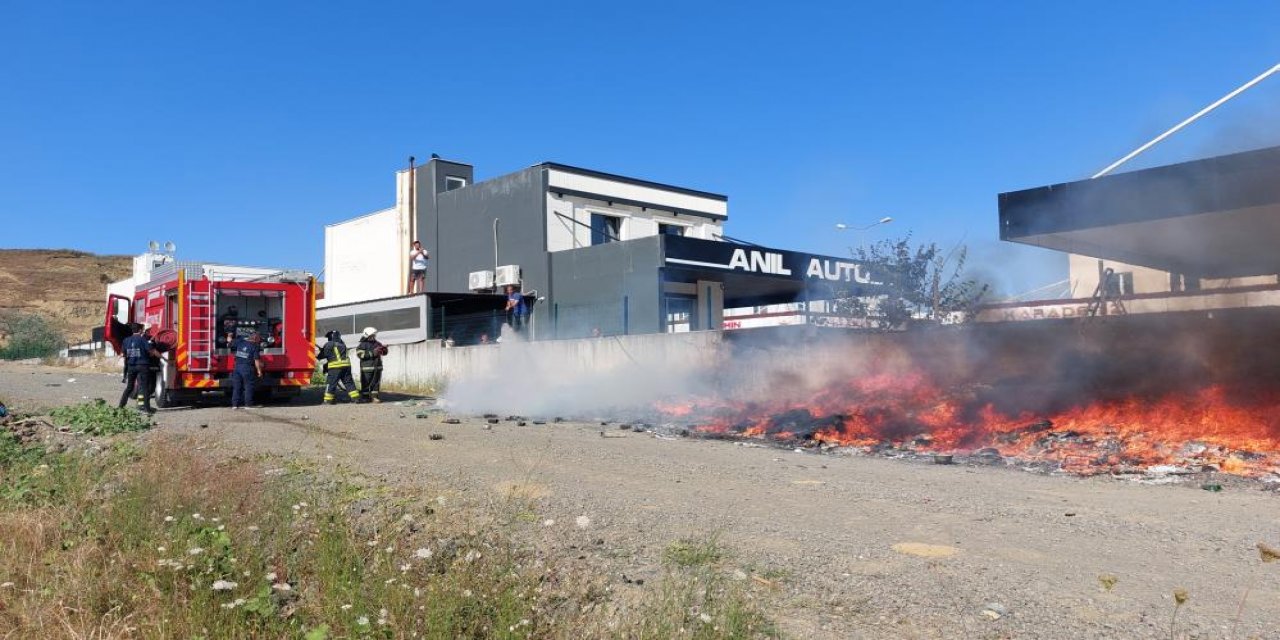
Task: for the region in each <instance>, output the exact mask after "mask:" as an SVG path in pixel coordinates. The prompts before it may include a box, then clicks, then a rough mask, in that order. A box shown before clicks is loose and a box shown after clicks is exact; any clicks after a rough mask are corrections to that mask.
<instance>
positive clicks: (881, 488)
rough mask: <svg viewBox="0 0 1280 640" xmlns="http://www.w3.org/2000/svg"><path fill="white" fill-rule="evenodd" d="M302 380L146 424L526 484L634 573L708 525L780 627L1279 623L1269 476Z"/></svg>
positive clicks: (453, 483) (553, 531) (201, 436)
mask: <svg viewBox="0 0 1280 640" xmlns="http://www.w3.org/2000/svg"><path fill="white" fill-rule="evenodd" d="M72 379H74V382H73V381H71V380H72ZM120 388H121V385H120V383H119V378H118V376H117V375H115V374H103V373H92V372H86V371H83V370H79V371H73V370H65V369H57V368H50V367H40V366H30V365H15V364H0V399H3V401H4V402H6V403H8V404H9V405H10V407H11V408H12V409H13V410H17V411H32V410H35V409H37V408H39V407H52V406H56V405H59V404H66V403H73V402H80V401H82V400H84V399H87V398H95V397H102V398H107V399H109V400H113V399H114V398H116V397H118V395H119V392H120ZM317 400H318V399H317V398H316V397H313V396H310V395H308V396H305V397H304V398H301V399H299V400H297V401H295V402H293V403H291V404H288V405H280V406H268V407H265V408H261V409H253V410H249V411H245V412H233V411H231V410H230V409H228V408H226V407H206V408H198V409H173V410H166V411H162V412H160V413H159V414H157V417H156V422H157V424H158V427H157V432H159V433H171V434H179V435H184V436H191V437H192V438H194V441H195V442H197V443H199V444H198V445H197V446H203V447H207V448H208V450H211V451H215V452H218V453H219V454H224V453H225V455H233V454H237V453H238V454H244V453H246V452H250V453H252V452H268V453H276V454H288V455H297V456H300V457H303V458H307V459H310V460H314V461H315V462H316V463H317V464H319V465H321V466H322V467H323V466H327V465H332V466H338V465H347V466H349V467H351V468H354V469H357V470H360V471H362V472H364V473H368V474H371V475H377V476H383V477H387V478H392V479H396V480H398V481H403V482H405V483H412V484H414V485H420V486H423V487H432V488H435V489H434V490H440V488H442V487H447V488H448V490H449V491H451V492H456V493H459V494H461V497H462V499H474V500H481V501H484V500H489V499H498V498H501V497H502V496H504V495H507V494H509V493H510V492H512V491H513V490H514V491H517V492H521V493H524V494H526V495H531V496H534V497H536V498H537V499H538V501H539V503H538V504H539V513H538V517H539V518H540V519H545V520H546V521H554V522H553V523H551V524H548V525H547V526H546V531H547V535H548V536H549V537H552V538H557V539H558V540H559V541H560V542H561V543H563V544H564V548H565V549H571V548H576V549H574V551H572V552H573V553H579V554H580V556H581V557H580V558H579V559H580V560H581V561H584V562H591V563H595V564H596V565H597V566H600V567H603V568H605V569H606V570H608V571H609V572H610V574H611V575H613V576H615V577H616V581H617V585H618V588H620V589H623V588H652V587H651V585H652V584H654V583H655V582H656V580H654V579H655V578H657V577H658V576H660V575H661V560H660V558H661V554H662V551H663V549H664V548H665V547H666V546H667V545H668V544H670V543H671V542H672V541H673V540H677V539H679V538H682V537H686V536H694V537H706V536H710V535H718V536H720V539H721V540H722V541H723V542H724V543H725V544H726V545H728V546H729V547H730V548H731V549H732V550H733V551H734V554H735V555H734V557H733V561H732V566H731V567H730V568H729V569H728V570H730V571H733V574H734V575H735V577H737V578H738V579H742V580H751V581H752V583H753V584H754V585H755V586H757V587H760V589H758V591H760V592H761V593H763V594H765V595H764V597H766V598H767V599H768V601H769V603H770V605H769V610H770V611H771V612H772V614H773V616H774V618H775V619H776V620H777V621H778V622H779V624H780V626H781V628H782V630H783V631H784V632H785V633H786V634H787V635H788V636H789V637H797V638H1169V637H1171V633H1170V619H1171V616H1172V614H1173V612H1174V608H1175V602H1174V596H1173V592H1174V590H1175V589H1178V588H1182V589H1185V590H1186V591H1187V593H1188V594H1189V599H1188V600H1187V602H1186V604H1185V605H1184V606H1183V607H1182V608H1181V610H1180V611H1179V613H1178V617H1177V628H1176V630H1175V635H1176V637H1179V638H1231V637H1235V638H1280V622H1277V621H1280V563H1271V564H1263V563H1262V562H1261V560H1260V557H1259V552H1258V549H1257V548H1256V546H1255V545H1256V543H1258V542H1259V541H1266V542H1269V543H1271V544H1273V545H1276V544H1280V493H1277V492H1276V491H1274V490H1273V489H1274V486H1268V485H1263V484H1260V483H1230V484H1228V485H1227V487H1226V489H1225V490H1224V491H1222V492H1218V493H1213V492H1209V491H1204V490H1201V489H1200V487H1199V486H1198V485H1195V484H1181V485H1160V486H1153V485H1143V484H1137V483H1134V482H1130V481H1124V480H1116V479H1111V478H1075V477H1063V476H1047V475H1038V474H1032V473H1026V472H1023V471H1019V470H1016V469H1011V468H991V467H967V466H959V465H957V466H942V465H932V464H924V463H915V462H906V461H900V460H886V459H878V458H869V457H861V456H842V455H831V454H818V453H812V452H804V453H797V452H793V451H789V450H785V449H778V448H772V447H765V446H757V445H755V444H754V443H752V444H740V443H733V442H725V441H712V440H696V439H683V438H676V439H668V438H659V437H655V436H654V435H652V434H647V433H635V432H624V431H622V430H619V429H618V427H617V425H608V426H602V425H600V424H599V423H591V424H584V423H571V422H565V423H553V422H550V421H549V422H548V424H545V425H534V424H528V425H526V426H517V425H516V423H514V422H507V421H502V422H499V423H498V424H494V425H487V424H486V423H485V421H484V420H483V419H482V418H478V417H463V416H459V417H460V418H462V420H461V423H460V424H456V425H455V424H444V423H443V422H442V421H441V419H442V418H443V416H444V414H442V413H438V412H429V413H425V415H426V416H427V417H425V418H419V417H417V416H418V414H419V413H424V412H426V410H427V409H428V407H426V406H421V405H412V406H410V405H406V404H402V403H397V402H387V403H383V404H381V405H358V406H357V405H340V406H336V407H325V406H318V405H317ZM486 427H488V428H486ZM433 433H435V434H442V435H443V436H444V438H443V439H442V440H431V439H430V438H429V436H430V435H431V434H433ZM583 516H585V519H584V518H582V517H583ZM624 576H625V577H624ZM636 579H642V580H645V586H637V585H636V584H635V581H636ZM1108 585H1109V587H1110V588H1108ZM1246 592H1247V599H1245V600H1244V604H1243V607H1241V602H1242V599H1243V598H1244V596H1245V595H1246Z"/></svg>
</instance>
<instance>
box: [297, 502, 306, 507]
mask: <svg viewBox="0 0 1280 640" xmlns="http://www.w3.org/2000/svg"><path fill="white" fill-rule="evenodd" d="M298 505H299V506H303V507H305V506H307V503H305V502H299V503H298Z"/></svg>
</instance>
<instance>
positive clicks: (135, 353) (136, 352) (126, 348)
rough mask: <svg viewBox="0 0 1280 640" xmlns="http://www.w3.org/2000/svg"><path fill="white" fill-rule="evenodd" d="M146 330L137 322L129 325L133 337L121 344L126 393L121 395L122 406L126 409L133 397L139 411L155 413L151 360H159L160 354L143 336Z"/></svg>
mask: <svg viewBox="0 0 1280 640" xmlns="http://www.w3.org/2000/svg"><path fill="white" fill-rule="evenodd" d="M145 328H146V327H144V326H142V325H140V324H138V323H136V322H135V323H133V324H131V325H129V329H130V330H131V331H132V332H133V335H130V336H129V337H128V338H125V339H124V342H122V343H121V344H120V351H121V352H122V353H123V354H124V393H122V394H121V395H120V406H121V407H124V405H125V403H126V402H128V401H129V396H130V395H133V396H135V397H136V398H137V400H138V411H145V412H146V413H155V409H152V408H151V359H152V358H159V357H160V352H159V351H157V350H156V347H155V344H153V343H152V342H151V341H150V340H148V339H147V337H146V336H144V335H142V332H143V331H144V330H145Z"/></svg>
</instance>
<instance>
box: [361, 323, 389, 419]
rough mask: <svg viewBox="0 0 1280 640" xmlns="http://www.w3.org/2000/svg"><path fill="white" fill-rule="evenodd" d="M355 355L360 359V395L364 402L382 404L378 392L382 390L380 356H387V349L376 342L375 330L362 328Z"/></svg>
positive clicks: (376, 333) (376, 331)
mask: <svg viewBox="0 0 1280 640" xmlns="http://www.w3.org/2000/svg"><path fill="white" fill-rule="evenodd" d="M356 355H357V356H359V358H360V395H361V396H363V397H364V399H365V400H369V401H372V402H382V400H380V399H379V398H378V392H380V391H381V390H382V356H385V355H387V347H386V346H385V345H383V344H382V343H381V342H378V330H377V329H375V328H373V327H365V328H364V332H363V333H362V334H361V335H360V344H359V345H356Z"/></svg>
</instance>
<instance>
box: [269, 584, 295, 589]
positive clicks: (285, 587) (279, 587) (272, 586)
mask: <svg viewBox="0 0 1280 640" xmlns="http://www.w3.org/2000/svg"><path fill="white" fill-rule="evenodd" d="M271 588H272V589H275V590H276V591H293V585H290V584H289V583H288V582H277V583H275V584H273V585H271Z"/></svg>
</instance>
